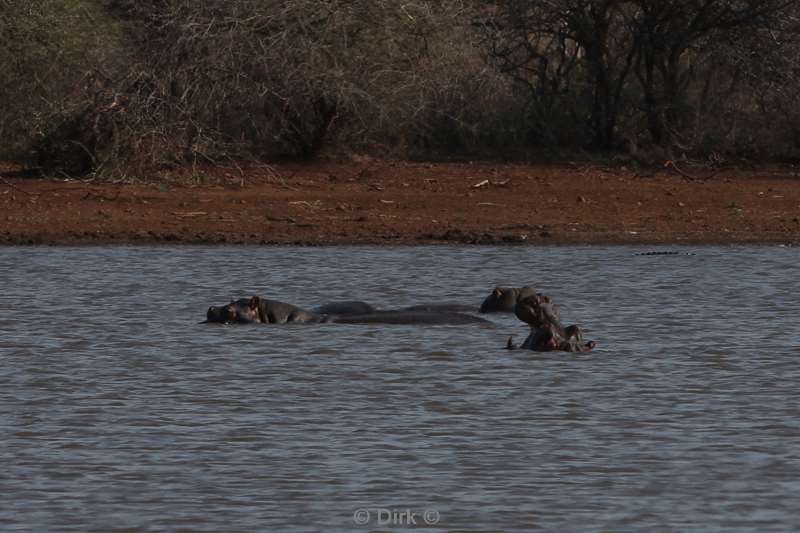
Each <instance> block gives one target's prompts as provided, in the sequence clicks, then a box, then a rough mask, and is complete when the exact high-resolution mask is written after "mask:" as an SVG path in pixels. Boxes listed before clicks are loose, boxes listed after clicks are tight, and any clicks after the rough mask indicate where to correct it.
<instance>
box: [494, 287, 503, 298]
mask: <svg viewBox="0 0 800 533" xmlns="http://www.w3.org/2000/svg"><path fill="white" fill-rule="evenodd" d="M492 294H494V295H495V296H502V295H503V287H495V288H494V290H493V291H492Z"/></svg>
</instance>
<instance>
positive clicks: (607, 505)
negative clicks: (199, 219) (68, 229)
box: [0, 247, 800, 532]
mask: <svg viewBox="0 0 800 533" xmlns="http://www.w3.org/2000/svg"><path fill="white" fill-rule="evenodd" d="M637 251H641V250H640V249H637V248H632V247H610V248H605V247H576V248H546V249H537V248H523V247H519V248H517V247H513V248H497V247H485V248H480V247H478V248H475V247H471V248H459V247H452V248H448V247H425V248H392V249H379V248H316V249H308V248H191V247H178V248H106V249H103V248H24V249H23V248H2V249H0V267H2V272H3V278H2V279H3V284H2V289H3V290H2V293H0V354H2V362H3V365H2V368H0V398H1V401H2V406H3V410H2V411H3V414H2V415H0V423H1V424H2V427H1V428H0V439H2V441H1V442H0V444H1V445H0V461H1V462H2V464H3V465H4V472H3V476H2V478H1V479H2V481H0V484H2V487H3V491H2V492H3V496H2V498H3V505H0V529H3V530H9V529H22V530H32V531H42V530H60V531H69V530H74V531H86V530H101V531H108V530H117V529H126V528H127V529H136V528H151V529H187V530H192V531H284V532H292V531H343V532H344V531H370V530H374V529H384V530H387V529H397V528H399V529H408V527H410V528H411V529H413V528H415V527H418V528H423V527H426V528H428V529H431V530H434V531H455V530H484V531H514V530H520V531H521V530H530V529H532V528H535V527H541V528H546V529H555V528H565V529H566V530H580V531H609V530H611V531H620V530H647V531H650V530H666V531H670V530H678V531H684V530H692V529H693V530H702V531H708V530H720V531H722V530H725V531H728V530H731V529H742V530H758V531H766V530H770V529H784V530H787V529H788V530H791V529H796V528H798V527H800V515H798V514H797V513H796V507H797V498H796V496H797V494H798V492H799V491H800V447H798V442H799V439H800V422H798V420H800V416H799V415H800V395H798V393H797V383H798V380H799V378H800V372H798V370H797V364H796V362H797V358H798V355H800V336H799V335H798V331H797V325H796V317H797V316H798V314H800V303H798V300H797V298H796V295H795V294H794V291H793V290H792V288H793V287H794V284H795V283H796V281H795V265H796V263H797V259H798V253H797V251H796V250H795V249H792V248H778V247H766V248H755V247H754V248H747V247H745V248H699V249H694V250H693V251H695V252H696V255H693V256H636V255H634V254H635V253H636V252H637ZM503 284H509V285H521V284H533V285H535V286H536V287H537V288H540V289H541V290H543V291H545V292H547V293H548V294H550V295H552V296H553V297H554V298H555V299H556V300H557V301H558V302H559V303H560V304H561V306H562V315H563V316H564V319H565V321H567V322H577V323H580V324H581V325H582V326H583V327H584V328H585V330H586V333H587V337H588V338H593V339H596V340H597V341H598V343H599V347H598V349H597V350H596V351H595V352H593V353H590V354H578V355H575V354H533V353H530V352H522V351H512V352H509V351H506V350H504V349H502V348H503V346H504V345H505V340H506V338H507V336H508V335H509V334H516V335H518V336H519V337H518V340H521V337H523V336H524V335H525V333H526V332H525V326H524V325H523V324H522V323H520V322H518V321H517V320H516V319H514V318H513V317H512V316H493V317H492V321H493V322H494V325H493V326H492V327H478V326H474V325H473V326H446V327H444V326H438V327H424V328H420V327H409V326H350V325H330V324H323V325H290V326H285V327H269V326H262V325H254V326H218V325H208V324H199V323H198V322H199V321H200V320H202V319H203V318H204V313H205V309H206V308H207V307H208V305H210V304H221V303H226V302H227V301H229V300H231V299H234V298H239V297H246V296H249V295H252V294H260V295H264V296H269V297H271V298H275V299H279V300H284V301H287V302H291V303H295V304H297V305H301V306H307V307H312V306H314V305H316V304H318V303H321V302H327V301H333V300H350V299H365V300H367V301H369V302H370V303H372V304H373V305H376V306H381V307H389V306H402V305H411V304H415V303H421V302H454V303H474V304H475V306H476V307H477V305H478V304H479V303H480V301H481V299H482V298H483V297H484V296H485V295H486V294H487V293H488V291H489V290H490V289H491V288H492V287H493V286H495V285H503ZM406 512H410V513H411V514H404V513H406ZM409 521H411V525H410V526H408V523H409ZM361 522H364V523H365V525H361ZM415 523H416V526H415V525H414V524H415Z"/></svg>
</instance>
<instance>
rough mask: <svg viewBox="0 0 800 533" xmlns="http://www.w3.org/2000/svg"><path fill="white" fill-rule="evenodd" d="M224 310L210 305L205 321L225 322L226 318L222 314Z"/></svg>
mask: <svg viewBox="0 0 800 533" xmlns="http://www.w3.org/2000/svg"><path fill="white" fill-rule="evenodd" d="M224 310H225V308H224V307H217V306H215V305H212V306H211V307H209V308H208V312H206V320H207V321H209V322H226V321H227V317H226V316H225V314H226V313H224V312H223V311H224Z"/></svg>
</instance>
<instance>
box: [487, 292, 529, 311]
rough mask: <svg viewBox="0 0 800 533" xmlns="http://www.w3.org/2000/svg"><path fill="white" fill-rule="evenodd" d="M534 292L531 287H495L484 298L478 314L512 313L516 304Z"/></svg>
mask: <svg viewBox="0 0 800 533" xmlns="http://www.w3.org/2000/svg"><path fill="white" fill-rule="evenodd" d="M534 294H536V291H535V290H534V289H533V287H519V288H517V287H495V288H494V290H493V291H492V293H491V294H490V295H489V296H487V297H486V299H485V300H484V301H483V303H482V304H481V307H480V309H479V310H478V312H480V313H513V312H514V307H515V306H516V305H517V302H518V301H520V300H522V299H523V298H526V297H528V296H533V295H534Z"/></svg>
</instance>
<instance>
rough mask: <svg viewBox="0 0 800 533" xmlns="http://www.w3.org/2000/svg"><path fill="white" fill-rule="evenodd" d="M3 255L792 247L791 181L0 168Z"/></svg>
mask: <svg viewBox="0 0 800 533" xmlns="http://www.w3.org/2000/svg"><path fill="white" fill-rule="evenodd" d="M0 178H1V179H0V208H2V215H0V243H4V244H53V245H71V244H78V245H83V244H154V243H176V244H177V243H195V244H201V243H202V244H208V243H227V244H306V245H345V244H379V245H399V244H403V245H406V244H442V243H450V244H505V243H507V244H533V245H548V244H692V245H696V244H739V243H797V242H800V169H798V168H796V167H794V166H788V165H787V166H779V167H763V168H756V169H743V168H727V169H719V170H710V169H708V168H700V169H690V168H682V167H681V168H679V167H673V166H671V167H667V168H662V169H659V170H658V171H655V172H654V171H652V170H635V169H631V168H627V167H615V166H604V165H598V164H579V163H576V164H560V165H510V164H492V163H475V164H470V163H433V164H428V163H406V162H386V161H364V162H359V163H347V164H341V163H313V164H306V165H303V164H285V165H276V166H272V167H266V166H258V167H251V168H239V167H236V168H233V167H231V168H224V167H214V168H204V169H201V170H198V171H195V172H194V173H190V172H188V171H187V172H185V173H183V175H181V176H179V177H175V176H173V177H172V178H170V179H169V180H167V181H165V180H159V181H157V182H154V183H152V184H146V183H134V184H130V183H102V182H96V181H95V182H92V181H79V180H51V179H40V178H29V177H23V176H22V174H21V172H20V167H19V166H18V165H15V164H13V163H5V164H0Z"/></svg>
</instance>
